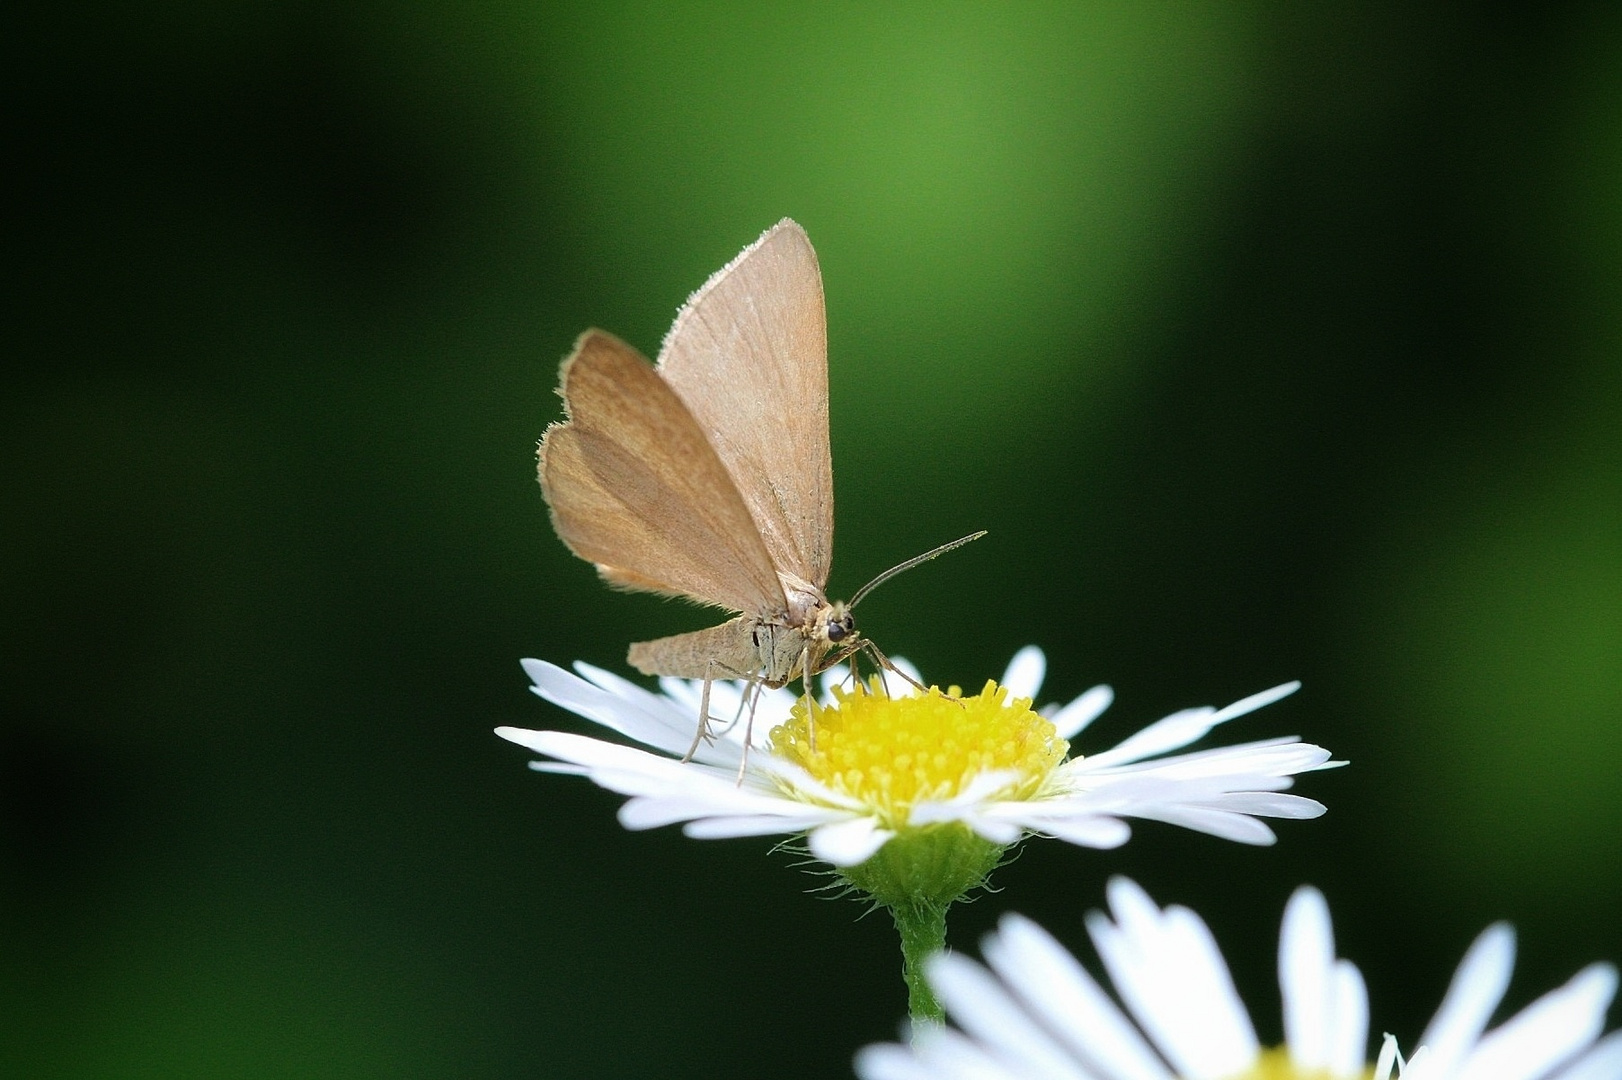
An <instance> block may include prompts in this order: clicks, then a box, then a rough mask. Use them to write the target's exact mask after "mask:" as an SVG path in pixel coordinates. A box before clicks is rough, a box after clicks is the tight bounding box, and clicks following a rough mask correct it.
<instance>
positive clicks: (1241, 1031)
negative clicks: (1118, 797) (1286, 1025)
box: [1087, 877, 1259, 1080]
mask: <svg viewBox="0 0 1622 1080" xmlns="http://www.w3.org/2000/svg"><path fill="white" fill-rule="evenodd" d="M1108 897H1109V906H1110V912H1111V914H1113V915H1114V916H1115V922H1114V923H1111V922H1110V921H1109V920H1108V919H1107V918H1106V917H1104V916H1103V915H1102V914H1100V913H1098V912H1093V913H1092V914H1090V915H1089V916H1088V919H1087V929H1088V931H1089V933H1090V934H1091V935H1092V938H1093V946H1094V948H1096V949H1097V950H1098V955H1099V957H1100V958H1101V959H1102V960H1103V961H1104V966H1105V968H1106V969H1107V970H1108V971H1109V974H1110V978H1111V980H1112V981H1113V982H1114V983H1115V987H1116V989H1117V990H1118V991H1119V992H1120V994H1121V997H1122V999H1123V1000H1125V1001H1126V1003H1127V1005H1128V1006H1129V1007H1130V1008H1131V1009H1132V1013H1133V1015H1134V1016H1135V1017H1136V1018H1137V1020H1138V1023H1139V1024H1141V1025H1142V1026H1143V1028H1144V1030H1146V1031H1147V1032H1148V1033H1149V1036H1150V1038H1152V1039H1153V1040H1154V1042H1155V1045H1156V1046H1157V1047H1159V1048H1160V1051H1161V1053H1163V1054H1164V1055H1165V1056H1166V1058H1167V1060H1168V1061H1170V1062H1171V1065H1172V1067H1173V1069H1175V1070H1176V1071H1177V1074H1178V1075H1179V1076H1181V1077H1185V1078H1187V1080H1222V1078H1225V1077H1231V1076H1234V1075H1236V1074H1238V1073H1240V1072H1242V1071H1243V1070H1244V1069H1245V1068H1246V1067H1248V1066H1249V1065H1250V1064H1251V1063H1252V1062H1254V1061H1255V1059H1256V1055H1257V1053H1258V1052H1259V1046H1258V1044H1257V1042H1256V1033H1255V1031H1254V1029H1253V1028H1252V1027H1251V1026H1250V1017H1249V1015H1248V1014H1246V1012H1245V1009H1244V1005H1243V1004H1242V1003H1241V1002H1240V1001H1239V995H1238V991H1236V990H1235V989H1234V986H1233V977H1232V976H1231V975H1230V974H1229V973H1228V965H1227V963H1226V961H1224V960H1223V959H1222V954H1221V952H1220V950H1218V949H1217V946H1216V941H1215V939H1213V938H1212V937H1211V933H1210V931H1209V930H1208V929H1207V928H1206V926H1205V924H1204V923H1203V922H1201V921H1200V919H1199V916H1197V915H1195V914H1194V913H1193V912H1192V911H1189V910H1188V909H1187V908H1179V907H1175V906H1174V907H1170V908H1166V909H1165V910H1164V911H1162V910H1161V909H1159V908H1157V907H1156V906H1155V904H1154V901H1152V900H1150V899H1149V896H1148V894H1147V893H1145V892H1144V891H1143V890H1142V889H1140V888H1139V887H1138V886H1137V885H1136V884H1134V883H1133V882H1131V881H1128V880H1127V879H1125V878H1120V877H1117V878H1112V879H1111V880H1110V883H1109V887H1108Z"/></svg>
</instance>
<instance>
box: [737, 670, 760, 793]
mask: <svg viewBox="0 0 1622 1080" xmlns="http://www.w3.org/2000/svg"><path fill="white" fill-rule="evenodd" d="M763 693H765V684H764V683H762V682H761V681H760V679H758V678H752V679H750V680H749V685H748V687H746V688H745V690H744V698H745V700H747V701H748V703H749V719H748V720H746V721H745V722H744V725H743V757H742V759H740V760H739V762H738V787H743V774H744V771H745V770H746V769H748V768H749V744H750V743H752V742H753V741H754V737H755V706H756V705H759V704H760V695H761V694H763Z"/></svg>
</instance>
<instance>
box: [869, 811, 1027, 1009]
mask: <svg viewBox="0 0 1622 1080" xmlns="http://www.w3.org/2000/svg"><path fill="white" fill-rule="evenodd" d="M1006 852H1007V848H1004V847H1002V846H1001V845H999V844H993V843H992V842H991V841H989V840H986V839H983V838H982V837H979V836H977V835H975V834H974V833H973V832H972V831H971V830H970V829H969V828H968V827H967V826H964V825H959V824H952V825H937V826H933V827H930V828H924V829H915V830H909V831H906V832H903V833H901V834H900V835H898V836H896V837H895V838H894V839H892V840H891V841H890V842H889V843H888V844H885V845H884V846H883V847H882V848H880V849H879V850H878V852H877V853H876V854H875V855H874V856H873V857H872V858H871V859H869V860H867V861H866V862H865V863H862V864H861V865H859V866H849V867H846V868H845V869H843V870H842V871H840V873H841V876H843V877H844V879H845V881H846V882H848V883H849V884H850V885H853V886H854V887H856V888H857V889H860V890H861V891H862V892H864V893H866V894H867V895H868V896H869V897H871V898H872V899H873V900H874V901H876V902H877V903H879V904H882V905H884V906H885V907H887V908H889V909H890V915H891V916H892V917H893V918H894V919H895V928H896V930H897V931H898V932H899V933H900V934H901V977H902V978H903V979H905V980H906V983H907V1011H908V1012H910V1013H911V1014H912V1018H913V1019H914V1020H920V1021H932V1022H935V1023H939V1022H940V1021H941V1020H943V1019H945V1015H946V1014H945V1013H944V1012H943V1011H942V1010H941V1006H940V1002H938V1001H936V1000H935V995H934V993H933V992H931V990H930V989H929V984H928V983H927V982H926V981H925V980H924V961H925V960H927V959H929V957H930V956H931V955H933V954H934V953H937V952H940V951H941V950H942V949H944V948H946V910H947V909H948V908H950V907H951V906H952V905H953V904H954V903H956V902H957V901H959V900H961V899H962V898H963V896H964V894H966V893H968V892H969V891H970V890H972V889H976V888H979V887H981V886H983V885H984V884H985V881H986V875H987V874H990V873H991V871H992V870H993V869H995V868H996V866H997V864H998V863H999V862H1000V861H1001V860H1002V858H1003V856H1004V854H1006Z"/></svg>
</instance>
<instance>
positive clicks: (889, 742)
mask: <svg viewBox="0 0 1622 1080" xmlns="http://www.w3.org/2000/svg"><path fill="white" fill-rule="evenodd" d="M770 745H771V752H772V753H773V754H775V755H777V756H778V757H779V758H782V759H784V760H787V761H789V762H792V763H793V764H795V765H798V766H799V767H800V768H802V769H804V770H805V771H806V772H807V773H809V774H810V775H811V776H812V777H813V778H814V779H816V780H817V781H818V782H820V783H821V784H823V785H825V786H826V787H828V788H830V789H832V790H833V791H836V792H838V793H839V794H840V795H842V796H845V797H847V798H849V799H851V800H853V801H855V802H857V803H860V804H861V805H863V806H865V807H868V808H870V810H871V812H872V813H873V814H874V815H875V816H876V817H877V818H878V820H879V822H880V824H881V825H883V827H885V828H889V829H901V828H904V827H905V826H906V825H907V824H908V822H909V820H910V818H911V815H912V809H913V807H914V806H917V805H918V804H920V803H924V802H946V801H950V800H952V799H954V798H956V797H957V796H959V795H961V794H963V793H964V791H965V790H967V789H968V787H969V785H970V784H971V783H973V782H975V781H976V780H980V779H981V778H983V777H985V776H987V775H1001V776H1005V777H1006V783H1005V784H1003V785H1002V786H1001V790H1000V792H999V794H1000V795H1001V796H1002V797H1004V798H1009V799H1028V798H1030V797H1032V796H1034V795H1035V794H1036V793H1037V792H1038V791H1040V790H1041V788H1042V787H1043V785H1044V784H1045V783H1046V782H1047V781H1048V779H1049V778H1050V777H1051V776H1052V775H1053V773H1054V770H1056V769H1057V768H1058V767H1059V765H1061V764H1062V763H1063V762H1064V759H1065V755H1066V754H1067V753H1069V751H1070V744H1069V743H1068V742H1066V741H1065V740H1064V739H1062V738H1060V737H1059V733H1058V730H1057V729H1056V728H1055V727H1054V725H1053V723H1052V722H1051V721H1049V720H1048V719H1046V718H1045V717H1043V716H1042V715H1040V714H1039V713H1037V712H1036V711H1035V710H1033V709H1032V708H1031V699H1030V698H1024V697H1012V696H1011V695H1010V693H1009V691H1008V688H1007V687H1004V686H999V685H998V684H997V682H996V681H995V680H992V679H987V680H986V684H985V686H984V687H983V688H982V689H981V691H980V692H979V693H978V694H975V695H973V696H970V697H965V696H963V694H962V692H961V691H960V690H959V689H958V688H957V687H955V686H954V687H951V688H950V689H949V690H947V691H945V692H942V691H941V690H940V688H939V687H930V689H929V690H928V692H926V693H922V694H913V695H909V696H905V697H902V696H897V697H891V696H890V695H888V694H887V693H885V692H884V689H883V688H882V686H881V685H880V684H879V682H878V680H877V679H874V680H873V681H872V682H871V683H868V684H861V683H858V684H857V685H856V686H855V687H852V688H849V689H847V688H844V687H836V688H834V690H833V701H832V702H831V703H830V704H827V705H820V704H817V703H816V702H814V701H811V700H810V699H802V700H801V701H800V702H799V703H798V704H796V705H795V706H794V709H793V712H792V713H791V715H790V718H789V720H788V722H787V723H784V724H780V725H779V726H777V727H775V728H773V729H772V732H771V742H770Z"/></svg>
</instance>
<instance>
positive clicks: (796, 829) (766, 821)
mask: <svg viewBox="0 0 1622 1080" xmlns="http://www.w3.org/2000/svg"><path fill="white" fill-rule="evenodd" d="M842 820H844V816H843V815H838V816H836V812H835V811H828V810H820V811H819V810H818V809H817V808H816V807H810V808H808V809H807V810H806V811H805V812H804V813H802V814H799V815H792V814H760V815H757V816H754V817H750V816H748V815H744V814H728V815H726V816H725V817H708V818H694V819H693V820H691V821H689V822H688V823H687V824H686V825H683V826H682V830H681V831H682V832H684V833H686V834H687V835H688V836H691V837H692V838H693V839H695V840H730V839H732V838H734V837H739V836H776V835H779V834H782V833H800V832H804V831H805V830H807V829H814V828H821V827H823V826H824V825H826V823H827V822H829V821H842Z"/></svg>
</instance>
